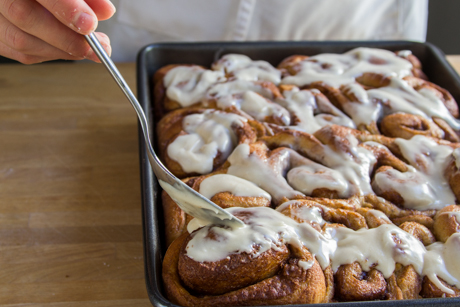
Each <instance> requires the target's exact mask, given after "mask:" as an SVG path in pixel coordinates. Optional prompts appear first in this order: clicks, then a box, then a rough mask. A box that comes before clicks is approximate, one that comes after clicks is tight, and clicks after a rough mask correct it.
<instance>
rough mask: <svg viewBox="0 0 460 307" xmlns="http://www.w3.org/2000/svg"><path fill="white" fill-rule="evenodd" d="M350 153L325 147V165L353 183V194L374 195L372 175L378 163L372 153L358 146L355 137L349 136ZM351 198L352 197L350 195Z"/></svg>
mask: <svg viewBox="0 0 460 307" xmlns="http://www.w3.org/2000/svg"><path fill="white" fill-rule="evenodd" d="M347 140H348V142H349V146H348V147H347V150H348V152H337V151H334V150H332V149H331V148H330V147H328V146H325V147H324V149H325V157H324V160H323V161H322V162H324V163H323V164H324V165H326V166H328V167H330V168H332V169H334V170H336V171H338V172H339V173H341V174H342V176H343V177H344V178H345V179H346V180H348V182H350V183H351V185H352V187H351V188H350V192H351V194H359V195H367V194H370V193H373V191H372V187H371V183H370V182H371V179H370V173H371V171H372V169H373V167H374V164H375V163H376V161H377V160H376V158H375V156H374V155H373V153H372V152H370V151H369V150H367V149H366V148H364V147H362V146H358V140H357V139H356V137H354V136H353V135H348V136H347ZM348 196H351V195H348Z"/></svg>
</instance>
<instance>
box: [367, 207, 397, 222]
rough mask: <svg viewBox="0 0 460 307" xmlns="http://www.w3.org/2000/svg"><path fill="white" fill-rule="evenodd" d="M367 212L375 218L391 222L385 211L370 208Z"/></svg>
mask: <svg viewBox="0 0 460 307" xmlns="http://www.w3.org/2000/svg"><path fill="white" fill-rule="evenodd" d="M368 212H369V213H371V214H372V215H373V216H375V217H376V218H378V219H380V220H383V221H385V222H388V223H393V222H392V221H391V220H390V219H389V218H388V216H386V215H385V213H383V212H382V211H379V210H375V209H370V210H369V211H368Z"/></svg>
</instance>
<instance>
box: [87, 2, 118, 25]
mask: <svg viewBox="0 0 460 307" xmlns="http://www.w3.org/2000/svg"><path fill="white" fill-rule="evenodd" d="M85 2H86V4H88V5H89V6H90V7H91V9H92V10H93V12H94V13H95V14H96V16H97V19H98V20H106V19H109V18H110V17H112V16H113V14H115V11H116V9H115V6H114V5H113V4H112V2H110V1H109V0H85Z"/></svg>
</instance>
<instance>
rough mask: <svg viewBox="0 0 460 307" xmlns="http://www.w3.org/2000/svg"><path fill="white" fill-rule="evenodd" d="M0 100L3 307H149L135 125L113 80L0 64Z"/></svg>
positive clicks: (99, 72) (80, 66) (102, 74)
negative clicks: (34, 306)
mask: <svg viewBox="0 0 460 307" xmlns="http://www.w3.org/2000/svg"><path fill="white" fill-rule="evenodd" d="M118 67H119V69H120V71H121V73H122V74H123V75H124V76H125V78H126V80H127V82H128V83H129V84H130V86H131V87H132V89H133V90H134V89H135V64H134V63H129V64H119V65H118ZM0 100H1V103H0V304H1V305H7V306H29V304H31V305H34V304H39V305H40V304H44V303H51V304H50V306H151V304H150V301H149V300H148V296H147V291H146V287H145V279H144V263H143V247H142V220H141V194H140V181H139V176H140V175H139V158H138V139H137V119H136V115H135V113H134V110H133V109H132V107H131V105H130V103H129V102H128V101H127V100H126V98H125V97H124V96H123V94H122V92H121V90H119V89H118V87H117V86H116V84H115V82H114V81H113V80H112V79H111V77H110V75H109V74H108V72H107V71H106V70H105V68H104V67H103V66H102V65H98V64H90V63H50V64H40V65H32V66H24V65H15V64H9V65H0Z"/></svg>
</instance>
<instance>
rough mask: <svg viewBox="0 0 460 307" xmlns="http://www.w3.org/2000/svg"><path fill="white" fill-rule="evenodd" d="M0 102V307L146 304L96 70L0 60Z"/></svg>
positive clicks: (133, 221) (111, 114) (104, 80)
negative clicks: (30, 64) (0, 62)
mask: <svg viewBox="0 0 460 307" xmlns="http://www.w3.org/2000/svg"><path fill="white" fill-rule="evenodd" d="M448 58H449V60H450V61H451V63H452V64H453V65H454V67H455V68H456V69H457V71H460V56H449V57H448ZM118 67H119V69H120V71H121V73H122V74H123V75H124V76H125V78H126V79H127V81H128V83H129V84H130V85H131V87H132V88H133V89H134V88H135V64H134V63H127V64H119V65H118ZM0 101H1V103H0V304H1V305H6V306H30V305H34V306H35V305H36V304H45V303H48V304H49V305H50V306H151V304H150V302H149V300H148V297H147V291H146V288H145V282H144V263H143V248H142V221H141V194H140V193H141V191H140V181H139V158H138V138H137V137H138V136H137V118H136V116H135V113H134V110H133V109H132V107H131V105H130V104H129V102H128V101H127V100H126V98H125V97H124V96H123V95H122V93H121V91H120V90H119V89H118V88H117V86H116V84H115V83H114V81H113V80H112V79H111V78H110V77H109V75H108V73H107V72H106V71H105V69H104V67H103V66H102V65H98V64H89V63H59V64H58V63H50V64H40V65H32V66H23V65H15V64H12V65H0ZM29 304H30V305H29Z"/></svg>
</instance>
